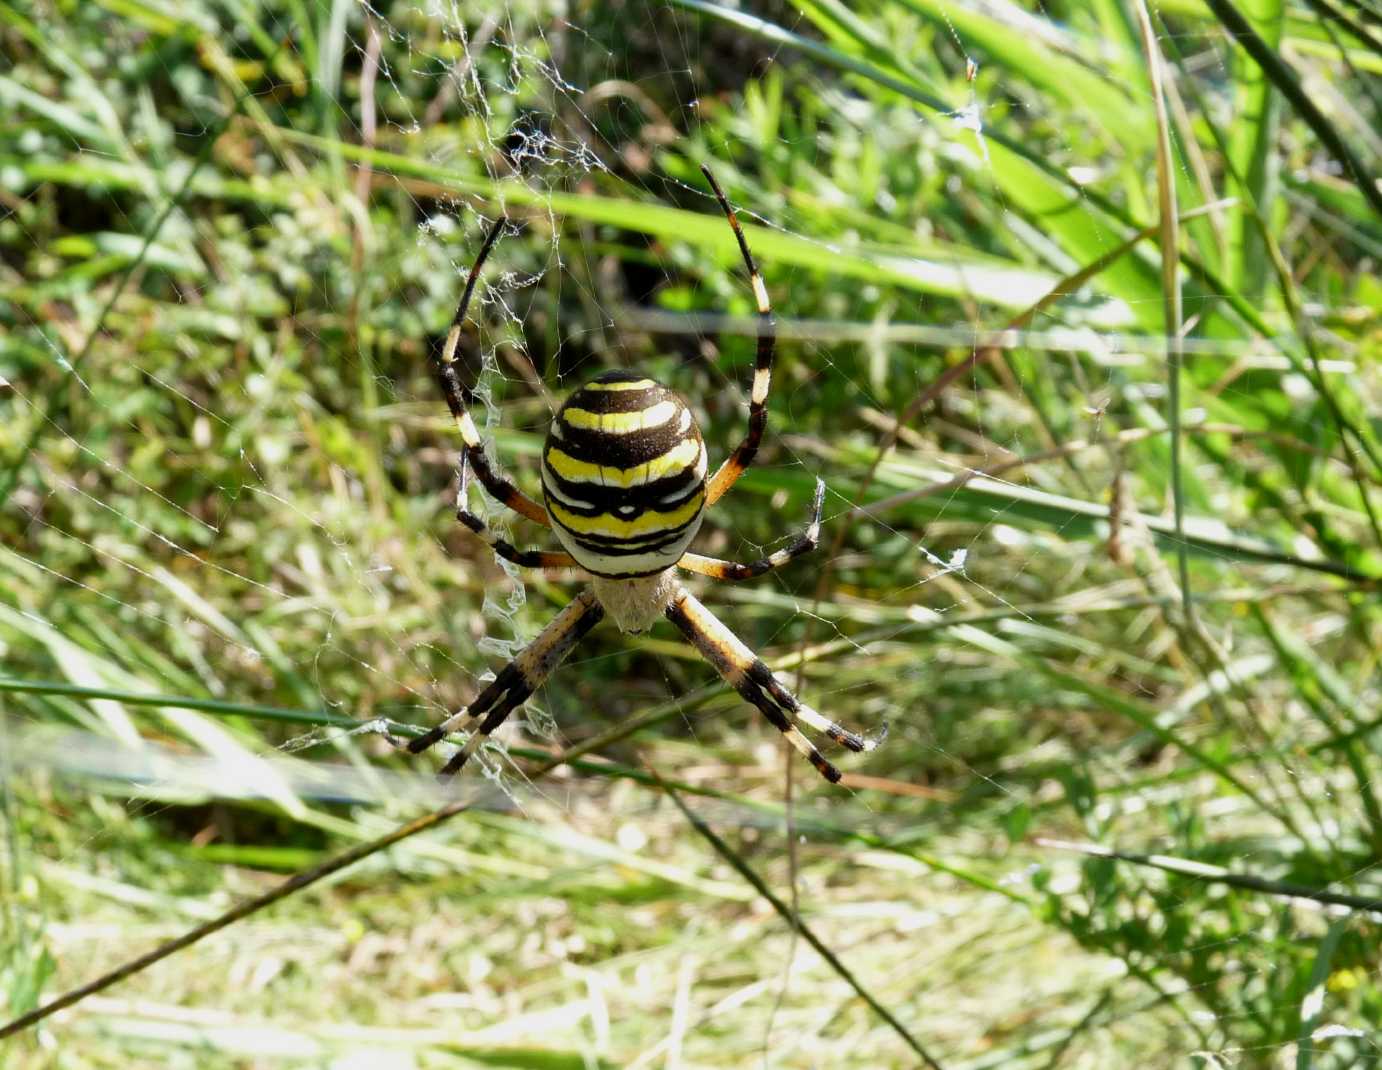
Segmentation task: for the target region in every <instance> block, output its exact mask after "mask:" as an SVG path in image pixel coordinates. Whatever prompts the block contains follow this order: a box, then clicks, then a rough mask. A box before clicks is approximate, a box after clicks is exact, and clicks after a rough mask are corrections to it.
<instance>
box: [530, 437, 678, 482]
mask: <svg viewBox="0 0 1382 1070" xmlns="http://www.w3.org/2000/svg"><path fill="white" fill-rule="evenodd" d="M700 452H701V444H700V442H699V441H697V440H696V439H694V438H684V439H682V440H681V441H680V442H679V443H677V444H676V445H675V446H673V447H672V448H671V449H670V450H668V451H667V452H666V453H664V454H662V456H660V457H654V458H653V459H652V460H651V461H649V462H648V463H647V464H636V465H634V466H633V467H632V468H616V467H614V466H613V465H608V464H591V463H590V462H589V461H580V460H577V459H576V458H575V457H572V456H571V455H570V454H567V453H563V452H562V451H561V450H559V449H557V448H556V447H555V446H553V447H552V448H551V449H549V450H548V451H547V456H546V462H547V467H548V468H550V469H551V470H552V471H553V472H555V473H556V474H557V475H559V476H561V478H562V479H565V480H568V481H570V482H572V483H598V484H600V485H601V486H604V487H641V486H642V485H643V484H644V483H651V482H652V481H653V480H655V479H662V478H663V477H664V476H674V475H676V474H677V473H678V472H680V471H682V470H684V469H686V468H690V467H691V466H692V465H693V464H695V463H696V461H697V459H698V458H699V457H700Z"/></svg>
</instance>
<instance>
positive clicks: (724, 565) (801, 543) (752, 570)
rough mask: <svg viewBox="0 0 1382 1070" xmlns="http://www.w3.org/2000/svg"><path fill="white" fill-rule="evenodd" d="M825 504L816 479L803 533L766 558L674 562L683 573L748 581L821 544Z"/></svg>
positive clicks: (692, 557) (684, 558)
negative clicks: (809, 518)
mask: <svg viewBox="0 0 1382 1070" xmlns="http://www.w3.org/2000/svg"><path fill="white" fill-rule="evenodd" d="M824 502H825V481H824V480H820V479H818V480H816V497H815V499H814V500H813V501H812V503H811V522H810V523H809V524H807V525H806V530H805V531H803V532H802V533H801V534H800V535H798V536H797V537H796V538H795V539H794V540H793V541H792V542H790V543H789V544H788V545H786V546H784V547H783V548H782V549H781V550H774V551H773V552H772V553H770V554H769V555H768V556H767V557H761V558H759V559H758V560H757V561H750V562H749V563H748V564H747V565H744V564H740V563H739V562H738V561H722V560H720V559H719V558H718V557H705V556H704V555H702V554H682V556H681V560H680V561H678V562H677V567H678V568H684V569H686V571H687V572H695V573H699V574H700V575H702V576H709V577H711V578H712V579H716V580H751V579H753V578H754V577H755V576H761V575H763V574H764V573H765V572H771V571H773V569H776V568H781V567H782V566H783V565H785V564H787V562H789V561H794V560H795V559H796V558H798V557H800V556H801V555H802V554H809V553H810V552H811V551H812V550H814V549H815V548H816V547H817V546H819V545H820V541H821V506H822V505H823V504H824Z"/></svg>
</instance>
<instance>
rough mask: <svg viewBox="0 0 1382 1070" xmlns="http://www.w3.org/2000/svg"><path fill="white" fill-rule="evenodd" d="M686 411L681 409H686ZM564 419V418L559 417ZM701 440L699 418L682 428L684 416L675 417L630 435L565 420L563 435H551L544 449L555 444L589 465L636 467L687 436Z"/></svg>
mask: <svg viewBox="0 0 1382 1070" xmlns="http://www.w3.org/2000/svg"><path fill="white" fill-rule="evenodd" d="M682 411H685V410H678V412H679V413H680V412H682ZM558 419H559V420H560V419H561V418H560V417H558ZM692 438H694V439H697V440H699V439H700V432H699V431H698V430H696V424H695V421H692V423H691V426H690V427H688V428H687V429H686V430H685V431H682V430H681V426H680V416H679V415H678V416H673V417H672V418H671V419H670V420H668V421H667V422H666V423H665V424H663V425H662V426H661V427H652V428H647V429H645V430H640V431H630V432H628V433H627V434H622V435H613V434H610V433H609V432H607V431H586V430H583V429H581V428H577V427H572V426H571V425H570V424H568V423H566V422H565V421H564V420H562V421H561V437H560V438H558V437H556V436H555V435H551V434H549V435H548V436H547V445H546V448H545V449H544V450H543V455H544V456H545V455H546V452H547V450H550V449H552V448H553V447H554V446H555V447H557V448H558V449H560V450H561V452H562V453H564V454H566V455H567V456H568V457H572V458H575V459H576V460H578V461H585V462H586V463H587V464H601V465H604V466H605V467H607V468H636V467H637V466H638V465H640V464H647V463H648V462H649V461H655V460H657V459H658V458H659V457H661V456H662V455H663V454H664V453H666V452H667V451H668V450H670V449H672V448H674V447H676V446H678V445H680V444H681V443H682V442H683V441H685V440H686V439H692Z"/></svg>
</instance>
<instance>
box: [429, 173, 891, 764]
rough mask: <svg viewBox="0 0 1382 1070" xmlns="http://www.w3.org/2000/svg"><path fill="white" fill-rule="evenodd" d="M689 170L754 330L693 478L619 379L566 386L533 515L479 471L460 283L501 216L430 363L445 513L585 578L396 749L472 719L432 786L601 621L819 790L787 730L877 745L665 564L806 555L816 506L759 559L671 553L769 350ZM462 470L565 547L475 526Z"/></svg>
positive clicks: (516, 556)
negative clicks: (748, 725)
mask: <svg viewBox="0 0 1382 1070" xmlns="http://www.w3.org/2000/svg"><path fill="white" fill-rule="evenodd" d="M701 170H702V171H704V173H705V177H706V179H707V180H708V181H709V182H710V187H711V189H712V190H713V191H714V193H715V197H716V199H717V200H718V201H719V202H720V207H721V208H722V209H723V210H724V213H725V217H726V218H727V219H728V220H729V225H730V226H731V227H732V228H733V230H734V236H735V238H737V239H738V242H739V251H740V252H741V253H742V254H743V257H744V263H745V265H746V266H747V267H748V272H749V281H750V282H751V283H752V285H753V293H754V297H755V298H756V300H757V302H758V315H759V321H760V329H759V332H758V356H757V361H756V365H755V368H754V374H753V390H752V393H751V394H750V396H749V428H748V433H747V434H746V435H745V436H744V439H743V441H742V442H740V443H739V446H738V448H737V449H736V450H735V451H734V453H733V454H731V455H730V457H729V459H728V460H726V461H725V462H724V463H723V464H722V465H720V467H719V468H718V469H717V470H716V472H715V474H714V475H712V476H710V478H709V479H707V478H706V472H707V469H706V451H705V443H704V442H703V441H702V440H701V433H700V429H699V428H698V427H697V426H696V420H695V417H694V416H692V414H691V410H690V409H689V408H687V405H686V402H684V401H683V400H682V399H681V398H680V397H678V396H677V395H676V394H675V393H673V392H672V391H671V390H668V389H667V388H666V387H664V386H662V385H660V384H658V383H656V382H654V381H653V380H652V379H649V378H647V377H645V376H642V375H639V374H636V373H633V372H624V371H615V372H607V373H606V374H604V375H602V376H600V377H599V378H597V379H595V380H594V381H593V382H590V383H587V384H586V385H585V386H583V387H581V388H580V389H579V390H577V391H576V392H575V393H574V394H572V395H571V397H570V398H568V399H567V401H566V404H565V405H563V406H562V408H561V410H560V411H559V412H558V413H557V415H556V417H555V418H554V419H553V421H552V424H551V428H550V429H549V431H548V434H547V442H546V445H545V446H544V447H543V451H542V496H543V499H544V500H545V502H546V508H544V507H543V506H541V505H539V504H538V503H537V502H535V501H533V500H532V499H531V498H529V497H527V496H526V495H525V494H524V493H523V492H522V491H520V490H519V489H518V488H517V487H515V486H514V485H513V484H512V483H511V482H509V481H508V480H507V479H505V478H504V477H503V476H502V475H500V474H499V473H498V472H497V471H495V469H494V468H493V467H492V466H491V465H490V462H489V460H488V458H487V457H486V456H485V452H484V444H483V443H482V442H481V440H480V435H479V432H478V431H477V430H476V427H475V422H474V420H473V419H471V416H470V413H469V411H468V409H469V403H470V402H471V400H472V394H471V390H470V388H469V387H467V386H466V385H465V384H464V383H463V382H462V381H461V377H460V375H459V374H458V369H457V363H456V349H457V346H458V344H459V342H460V337H461V325H462V323H463V321H464V320H465V315H466V309H467V307H468V306H469V304H470V298H471V294H472V293H473V292H474V290H475V282H476V279H477V278H478V277H479V274H480V269H481V267H483V266H484V263H485V259H486V257H487V256H488V255H489V252H490V250H491V249H492V248H493V246H494V243H495V241H496V239H497V238H498V236H499V232H500V231H501V230H502V229H503V226H504V220H503V219H502V218H501V219H500V220H499V221H498V222H497V223H496V224H495V225H494V227H493V229H492V230H491V231H490V232H489V235H488V236H487V237H486V238H485V243H484V245H483V246H482V247H481V249H480V255H479V256H478V257H477V258H476V261H475V266H474V267H473V268H471V270H470V275H469V277H468V278H467V279H466V284H465V290H464V292H463V293H462V294H461V300H460V304H459V306H458V307H457V309H456V315H455V318H454V319H453V320H452V321H451V329H450V331H449V332H448V334H447V336H446V344H445V346H444V347H443V348H442V352H441V358H440V360H439V361H438V362H437V373H438V376H439V378H440V380H441V387H442V391H443V393H444V394H445V396H446V402H447V404H448V405H449V406H450V408H451V414H452V415H453V416H454V417H455V419H456V425H457V428H458V429H459V430H460V435H461V461H460V491H459V494H458V497H457V503H456V515H457V518H458V519H459V520H460V521H461V523H462V524H464V525H465V526H466V527H468V528H469V529H470V530H471V531H473V532H474V533H475V534H476V535H478V536H479V537H480V538H482V539H483V540H484V541H485V542H486V543H487V544H488V545H489V546H490V548H491V549H492V550H493V551H494V553H495V554H497V555H498V556H499V557H502V558H504V559H505V560H507V561H512V562H514V563H515V564H517V565H521V566H527V567H532V568H579V569H582V570H584V571H585V572H586V573H588V574H589V575H590V577H591V582H590V585H589V586H588V587H586V588H585V589H584V590H583V591H581V593H580V594H578V595H577V596H576V597H575V599H574V600H573V601H572V602H571V603H570V604H569V605H567V606H566V608H565V609H563V610H562V611H561V612H560V613H558V614H557V616H556V618H555V619H554V620H553V621H552V622H551V623H550V624H549V625H547V627H546V628H545V629H543V631H542V632H541V634H539V635H538V637H537V638H536V639H534V640H533V642H532V643H530V644H529V645H528V646H527V647H525V648H524V649H523V650H522V651H520V652H519V654H518V656H517V657H515V658H514V659H513V660H512V661H511V662H509V664H507V665H506V666H504V668H503V669H502V670H500V672H499V675H498V676H496V677H495V679H494V680H493V681H492V682H491V683H490V684H489V685H488V686H487V687H485V688H484V690H482V691H481V692H480V694H479V695H477V696H476V698H475V701H474V702H472V703H471V704H470V705H469V706H467V707H466V708H465V709H463V710H461V711H460V712H459V713H457V714H455V715H454V716H452V717H448V718H447V719H446V720H444V721H443V722H442V723H441V724H439V725H437V726H436V727H435V728H433V729H432V730H431V731H429V732H427V733H426V734H425V735H423V736H420V737H418V738H417V739H414V740H413V741H412V742H411V743H409V745H408V749H409V750H411V751H412V752H414V753H418V752H420V751H423V750H426V749H427V748H428V747H430V746H432V745H433V744H435V743H437V742H439V741H440V740H441V739H443V738H444V737H445V736H446V735H447V734H448V733H450V732H451V731H453V730H454V729H456V728H458V727H461V726H462V725H464V724H466V722H470V721H473V720H474V719H476V718H482V719H481V720H480V722H479V724H478V725H477V726H475V727H474V729H473V730H472V731H471V733H470V736H469V738H467V739H466V741H465V743H464V745H463V746H462V747H461V748H460V749H459V750H458V751H457V752H456V754H455V755H454V756H453V757H452V758H451V760H450V761H448V762H447V763H446V765H445V767H444V768H443V769H442V776H449V775H451V774H453V773H455V772H457V771H458V770H459V769H460V768H461V767H462V766H463V765H464V764H465V763H466V761H467V760H468V759H469V758H470V756H471V755H472V754H474V753H475V751H476V749H477V748H478V747H479V746H480V744H481V743H483V742H484V740H485V739H486V737H488V736H489V734H490V733H491V732H493V731H494V730H495V729H496V728H498V727H499V726H500V725H501V724H502V723H503V722H504V719H505V718H506V717H508V715H509V714H510V713H512V712H513V710H515V709H516V708H517V707H518V706H520V705H522V704H523V702H524V701H525V700H526V699H527V698H528V697H529V696H530V695H531V694H532V693H533V691H534V690H536V689H537V688H538V687H541V686H542V683H543V682H544V681H545V680H546V679H547V676H548V675H549V674H550V673H551V672H552V670H553V669H555V668H556V666H557V665H558V664H559V663H560V662H561V660H562V659H563V658H564V657H566V655H567V654H568V653H570V651H571V649H572V647H574V646H575V645H576V643H577V642H578V641H579V640H580V639H581V637H582V636H584V635H585V634H586V633H587V632H588V631H590V629H591V628H593V627H595V625H596V624H598V623H599V622H600V621H601V620H602V619H603V618H604V617H605V615H606V614H608V615H609V616H610V617H612V618H613V620H614V622H615V624H617V625H618V626H619V628H620V629H621V630H623V631H626V632H640V631H643V630H644V629H646V628H648V627H651V626H652V624H653V623H654V622H655V621H656V620H657V619H658V618H659V617H662V616H665V617H666V618H667V619H668V620H670V621H671V622H672V623H673V624H674V625H676V627H677V628H678V629H679V630H680V631H681V633H682V634H683V635H684V636H686V638H687V639H688V640H689V641H690V642H691V645H692V646H694V647H695V648H696V649H697V650H698V651H699V652H700V654H701V656H702V657H704V658H705V659H706V661H708V662H710V664H711V665H713V666H714V667H715V669H716V670H717V671H718V672H719V674H720V675H721V676H722V677H723V678H724V679H725V681H726V682H727V683H729V684H730V685H731V686H732V687H733V688H734V689H735V690H736V691H738V692H739V694H740V695H742V696H743V697H744V698H745V699H747V700H748V701H749V702H751V703H753V705H755V706H757V707H758V709H759V710H761V711H762V713H763V715H764V716H765V717H767V719H768V720H769V721H770V722H772V724H773V726H774V727H776V728H777V729H778V730H779V731H781V732H782V734H783V735H784V736H786V737H787V739H788V741H789V742H790V743H791V744H792V745H793V746H794V747H796V748H797V750H799V751H801V753H802V754H804V755H805V756H806V757H807V759H809V760H810V762H811V764H812V765H814V766H815V767H816V769H817V770H818V771H819V772H820V774H821V775H822V776H824V777H825V778H826V779H827V780H830V781H832V782H834V781H838V780H839V779H840V771H839V770H838V769H836V768H835V766H833V765H831V764H830V762H828V761H827V760H826V759H825V756H824V755H822V754H821V752H820V751H819V750H817V749H816V747H815V745H814V744H813V743H812V742H811V741H810V740H809V739H807V738H806V736H804V735H803V734H802V733H801V730H800V729H799V728H798V727H797V725H798V724H805V725H807V726H809V727H811V728H813V729H815V730H817V731H819V732H822V733H824V734H825V735H826V736H827V737H828V738H830V739H831V740H833V741H835V742H836V743H839V744H842V745H844V746H845V747H847V748H849V749H850V750H853V751H868V750H872V749H873V748H874V747H875V746H877V745H878V743H880V742H882V738H881V735H880V736H879V738H877V739H866V738H865V737H863V736H861V735H859V734H857V733H855V732H851V731H849V730H847V729H845V728H843V727H841V726H840V725H838V724H836V723H835V722H834V721H832V720H830V719H829V718H827V717H824V716H822V715H821V714H819V713H817V712H816V711H815V710H813V709H812V708H811V707H810V706H807V705H804V704H803V703H801V702H799V701H797V699H796V697H795V696H794V695H793V694H792V693H791V691H789V690H788V689H787V687H786V686H785V685H784V684H783V683H782V681H780V680H779V679H778V678H777V677H776V676H774V675H773V673H772V671H771V670H770V669H769V668H768V667H767V666H766V665H765V664H763V662H762V661H761V660H760V659H759V658H758V657H756V656H755V655H754V653H753V652H752V651H751V650H749V648H748V647H746V646H745V645H744V644H743V643H742V642H740V641H739V639H738V638H737V637H736V636H735V635H734V633H733V632H731V631H730V630H729V629H728V628H726V627H725V626H724V625H723V624H721V623H720V622H719V621H718V620H717V619H716V618H715V616H714V615H713V614H712V613H711V612H710V611H709V610H708V609H706V608H705V606H703V605H701V603H700V602H699V601H697V600H696V598H695V597H694V596H693V595H692V594H691V593H690V592H689V591H687V590H686V588H684V587H683V586H682V585H681V583H680V582H678V580H677V575H676V570H677V569H678V568H680V569H684V570H686V571H687V572H696V573H699V574H701V575H703V576H711V577H713V578H715V579H721V580H747V579H751V578H753V577H755V576H761V575H763V574H764V573H765V572H769V571H771V570H773V569H775V568H779V567H781V566H782V565H785V564H786V563H787V562H789V561H791V560H793V559H794V558H796V557H799V556H800V555H802V554H804V553H806V552H808V551H810V550H813V549H815V547H816V543H817V541H818V539H819V537H820V526H821V504H822V502H823V500H824V497H825V484H824V483H822V482H820V481H819V480H817V482H816V493H815V500H814V501H813V503H812V507H811V521H810V523H809V524H808V525H807V528H806V530H805V531H804V532H803V533H802V534H801V535H799V536H798V537H797V538H796V539H795V540H794V541H793V542H792V543H791V544H790V545H788V546H786V547H784V548H783V549H781V550H778V551H776V552H775V553H772V554H770V555H769V556H767V557H765V558H763V559H761V560H759V561H754V562H751V563H749V564H739V563H737V562H732V561H721V560H718V559H716V558H713V557H703V556H702V555H700V554H694V553H689V552H688V551H687V547H688V546H690V544H691V540H692V539H693V538H694V537H695V534H696V531H697V529H698V528H699V527H700V526H701V519H702V517H703V516H704V513H705V509H706V507H707V506H710V505H714V504H715V502H716V501H718V500H719V499H720V498H721V497H722V496H723V495H724V493H725V492H726V491H727V490H729V488H730V487H732V486H733V485H734V483H735V482H736V481H737V480H738V479H739V477H740V476H741V475H743V474H744V470H745V469H746V468H748V466H749V465H750V464H752V463H753V458H754V455H755V454H756V453H757V452H758V444H759V442H760V441H761V440H762V438H763V430H764V428H765V427H766V425H767V422H768V414H767V408H766V405H767V401H768V384H769V381H770V378H771V375H772V364H773V347H774V331H773V320H772V307H771V305H770V304H769V301H768V291H767V288H766V287H765V286H764V285H763V279H762V277H761V276H760V275H759V274H758V268H757V267H756V266H755V265H754V262H753V256H752V254H750V252H749V247H748V242H747V241H745V239H744V232H743V231H742V230H741V229H740V227H739V220H738V219H737V218H736V217H735V214H734V209H733V208H732V207H730V204H729V201H728V200H727V199H726V198H725V195H724V193H723V191H721V189H720V186H719V184H718V183H717V182H716V181H715V178H714V176H713V175H712V174H711V173H710V171H709V169H708V168H704V167H703V168H702V169H701ZM472 469H473V470H474V472H475V474H476V475H477V476H478V477H479V479H480V482H481V484H483V486H484V488H485V489H486V490H487V491H489V493H490V494H491V495H493V496H494V497H495V498H496V499H497V500H498V501H500V502H501V503H503V504H504V505H506V506H507V507H508V508H510V509H512V510H513V511H514V512H516V513H519V514H520V515H522V516H525V517H527V518H528V519H529V520H532V521H535V522H536V523H538V524H541V525H543V526H544V527H551V529H552V532H553V534H555V535H556V537H557V541H558V542H560V543H561V545H562V546H563V547H564V550H565V552H548V551H539V550H518V549H516V548H515V547H514V546H513V545H512V544H511V543H509V542H506V541H505V540H504V539H501V538H499V537H498V536H497V535H496V534H495V533H494V532H492V531H490V530H489V529H488V528H487V527H486V526H485V523H484V521H482V520H481V519H480V518H479V517H478V516H476V515H475V514H474V513H472V512H471V511H470V510H469V508H468V507H467V501H468V499H467V491H468V486H469V480H470V472H471V470H472Z"/></svg>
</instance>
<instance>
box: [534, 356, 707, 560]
mask: <svg viewBox="0 0 1382 1070" xmlns="http://www.w3.org/2000/svg"><path fill="white" fill-rule="evenodd" d="M705 469H706V457H705V443H703V442H702V441H701V432H700V428H698V427H697V426H696V419H695V417H694V416H692V415H691V410H690V409H688V408H687V407H686V403H685V402H684V401H682V399H681V398H680V397H678V396H677V395H676V394H674V393H673V392H672V391H670V390H668V389H667V388H666V387H664V386H660V385H659V384H657V383H655V382H653V380H651V379H648V378H645V377H644V376H641V375H637V374H634V373H631V372H608V373H606V374H605V375H602V376H600V377H599V378H598V379H596V380H595V381H594V382H592V383H588V384H586V385H585V386H583V387H581V389H579V390H577V391H576V392H575V393H574V394H572V395H571V397H570V398H568V399H567V402H566V404H565V405H563V406H562V408H561V411H560V412H558V413H557V415H556V418H555V419H554V420H553V421H552V427H551V430H550V431H549V432H548V434H547V444H546V446H545V447H544V448H543V451H542V493H543V497H544V498H545V499H546V502H547V513H548V515H549V516H550V517H551V518H552V530H553V531H555V532H556V535H557V538H558V539H559V540H560V541H561V544H562V545H563V546H564V547H566V550H567V552H568V553H570V554H571V556H572V557H574V558H575V559H576V560H577V561H578V562H579V563H580V565H581V567H582V568H584V569H585V570H586V571H588V572H591V573H594V574H595V575H597V576H607V577H612V578H627V577H632V576H650V575H652V574H654V573H657V572H661V571H662V570H664V569H667V568H671V567H672V566H673V565H675V564H676V563H677V561H678V560H679V559H680V558H681V555H682V554H683V553H685V552H686V547H687V546H688V544H690V542H691V539H692V537H693V536H694V535H695V534H696V529H697V528H699V527H700V526H701V513H702V511H703V510H704V509H705Z"/></svg>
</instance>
